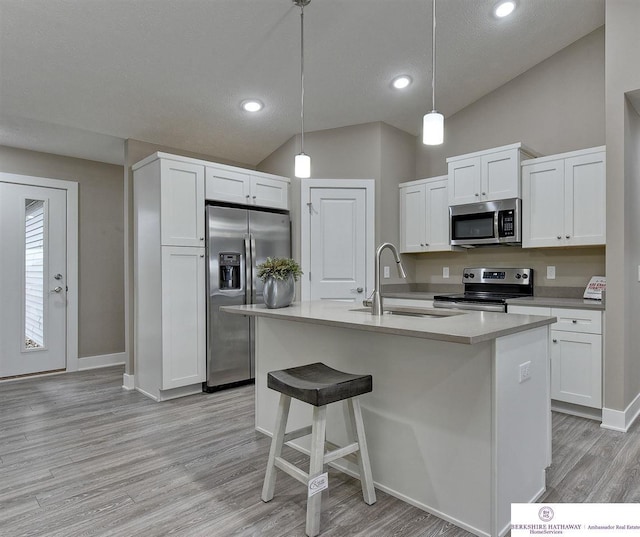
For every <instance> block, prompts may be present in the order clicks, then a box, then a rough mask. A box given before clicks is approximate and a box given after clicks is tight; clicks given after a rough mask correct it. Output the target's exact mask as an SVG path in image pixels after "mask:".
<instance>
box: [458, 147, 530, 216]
mask: <svg viewBox="0 0 640 537" xmlns="http://www.w3.org/2000/svg"><path fill="white" fill-rule="evenodd" d="M533 156H534V155H533V153H532V152H531V151H529V150H527V149H525V148H524V147H523V146H522V144H521V143H516V144H511V145H506V146H502V147H496V148H494V149H487V150H485V151H478V152H476V153H469V154H467V155H459V156H456V157H449V158H448V159H447V165H448V171H449V176H448V177H449V205H464V204H466V203H475V202H480V201H493V200H501V199H509V198H519V197H521V190H520V164H521V162H522V161H523V160H525V159H528V158H531V157H533Z"/></svg>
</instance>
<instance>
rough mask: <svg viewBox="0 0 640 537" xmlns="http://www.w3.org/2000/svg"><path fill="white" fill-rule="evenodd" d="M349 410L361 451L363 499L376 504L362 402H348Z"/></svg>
mask: <svg viewBox="0 0 640 537" xmlns="http://www.w3.org/2000/svg"><path fill="white" fill-rule="evenodd" d="M347 406H348V408H349V418H350V420H351V427H352V430H353V431H354V432H355V434H356V439H357V440H358V445H359V446H360V451H358V452H356V454H357V457H358V466H359V467H360V484H361V485H362V497H363V498H364V501H365V503H366V504H368V505H371V504H373V503H376V490H375V488H374V487H373V476H372V474H371V464H370V463H369V450H368V449H367V439H366V438H365V436H364V423H363V421H362V411H361V410H360V401H359V400H358V398H357V397H352V398H351V399H348V400H347Z"/></svg>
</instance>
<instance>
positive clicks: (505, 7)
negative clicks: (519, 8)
mask: <svg viewBox="0 0 640 537" xmlns="http://www.w3.org/2000/svg"><path fill="white" fill-rule="evenodd" d="M515 8H516V3H515V2H513V1H512V0H507V1H506V2H500V3H499V4H498V5H497V6H496V7H495V9H494V10H493V12H494V13H495V15H496V17H498V18H499V19H501V18H503V17H506V16H507V15H511V13H513V10H514V9H515Z"/></svg>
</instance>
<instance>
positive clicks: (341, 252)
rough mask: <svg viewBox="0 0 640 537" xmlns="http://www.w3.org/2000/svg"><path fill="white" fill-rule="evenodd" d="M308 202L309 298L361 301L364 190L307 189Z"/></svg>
mask: <svg viewBox="0 0 640 537" xmlns="http://www.w3.org/2000/svg"><path fill="white" fill-rule="evenodd" d="M309 199H310V203H311V205H309V206H308V207H309V210H308V211H307V215H308V218H309V220H310V221H309V257H310V259H309V274H307V275H306V276H307V278H308V279H309V280H308V281H309V297H308V299H309V300H346V301H361V300H363V299H364V298H365V297H366V295H365V293H366V292H367V270H366V259H367V190H366V189H365V188H323V187H318V188H310V197H309ZM304 217H305V215H303V218H304ZM370 233H373V229H371V230H370ZM369 291H370V290H369Z"/></svg>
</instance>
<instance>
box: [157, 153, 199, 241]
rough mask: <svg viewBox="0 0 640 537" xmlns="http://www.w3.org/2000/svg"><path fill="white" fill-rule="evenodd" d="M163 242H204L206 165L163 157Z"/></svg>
mask: <svg viewBox="0 0 640 537" xmlns="http://www.w3.org/2000/svg"><path fill="white" fill-rule="evenodd" d="M159 162H160V168H161V169H160V173H159V174H158V176H157V179H158V180H159V181H160V217H161V221H160V230H161V231H160V236H161V242H162V245H163V246H204V166H199V165H195V164H188V163H185V162H176V161H173V160H168V159H163V160H160V161H159Z"/></svg>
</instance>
